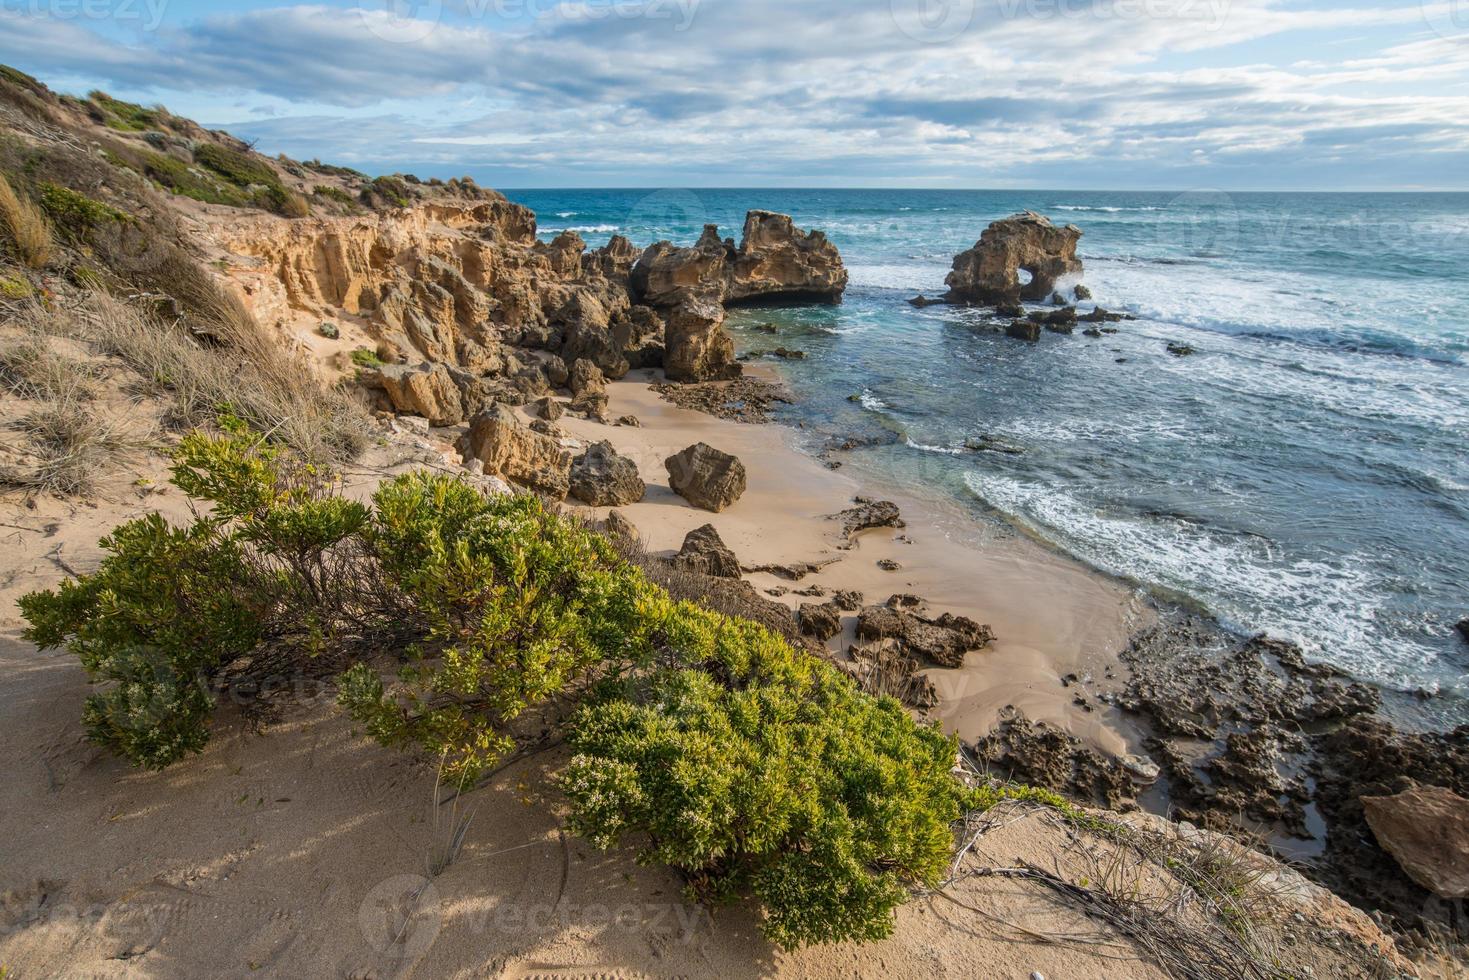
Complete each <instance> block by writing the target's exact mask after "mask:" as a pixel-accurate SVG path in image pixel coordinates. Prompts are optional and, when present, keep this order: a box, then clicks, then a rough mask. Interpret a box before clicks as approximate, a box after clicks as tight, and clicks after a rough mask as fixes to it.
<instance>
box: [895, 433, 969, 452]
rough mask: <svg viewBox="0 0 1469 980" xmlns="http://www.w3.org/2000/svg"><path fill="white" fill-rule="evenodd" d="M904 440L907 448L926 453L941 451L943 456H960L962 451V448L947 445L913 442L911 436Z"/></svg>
mask: <svg viewBox="0 0 1469 980" xmlns="http://www.w3.org/2000/svg"><path fill="white" fill-rule="evenodd" d="M904 441H905V442H906V443H907V445H908V448H909V449H921V450H923V451H924V452H926V453H943V454H944V455H945V456H960V455H963V453H964V450H962V449H952V448H950V447H949V446H930V445H927V444H926V443H922V442H914V441H913V437H912V436H909V437H907V439H905V440H904Z"/></svg>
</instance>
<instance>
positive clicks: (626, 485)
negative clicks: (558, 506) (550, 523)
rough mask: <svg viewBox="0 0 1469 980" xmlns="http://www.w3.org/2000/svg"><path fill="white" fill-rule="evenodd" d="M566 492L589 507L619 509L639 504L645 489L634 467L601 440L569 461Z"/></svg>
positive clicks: (609, 444)
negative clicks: (569, 467)
mask: <svg viewBox="0 0 1469 980" xmlns="http://www.w3.org/2000/svg"><path fill="white" fill-rule="evenodd" d="M568 490H569V492H570V494H571V496H573V497H575V498H576V499H577V500H580V501H581V502H582V503H584V504H587V505H589V506H592V507H622V506H625V505H627V504H635V503H637V502H638V501H639V500H642V499H643V494H644V493H646V492H647V487H646V486H645V485H644V483H643V480H642V477H640V476H639V475H638V466H637V464H636V463H634V462H633V461H632V460H630V459H628V458H627V457H626V456H620V455H618V453H617V450H616V449H614V448H612V443H610V442H607V441H606V440H605V439H604V440H603V441H601V442H597V443H593V444H592V445H591V446H588V447H587V451H586V452H584V453H582V454H581V455H580V456H578V457H576V458H575V459H573V460H572V461H571V472H570V475H569V486H568Z"/></svg>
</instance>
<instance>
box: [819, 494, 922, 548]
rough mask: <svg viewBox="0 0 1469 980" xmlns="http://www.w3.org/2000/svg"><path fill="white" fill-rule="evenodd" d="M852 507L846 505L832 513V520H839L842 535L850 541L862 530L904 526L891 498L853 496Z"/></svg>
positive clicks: (896, 506)
mask: <svg viewBox="0 0 1469 980" xmlns="http://www.w3.org/2000/svg"><path fill="white" fill-rule="evenodd" d="M852 502H853V503H854V504H855V506H853V507H848V508H847V509H846V510H844V511H842V512H841V513H839V514H833V515H832V520H836V521H841V524H842V535H843V536H844V537H845V538H846V539H847V540H848V541H851V540H852V539H853V538H855V537H856V536H857V535H858V534H860V533H862V532H863V531H867V530H871V529H872V528H877V527H893V528H898V527H906V526H907V525H906V524H904V523H903V518H902V517H901V516H900V515H899V512H898V505H897V504H895V503H893V502H892V501H891V500H872V499H870V498H868V497H853V498H852Z"/></svg>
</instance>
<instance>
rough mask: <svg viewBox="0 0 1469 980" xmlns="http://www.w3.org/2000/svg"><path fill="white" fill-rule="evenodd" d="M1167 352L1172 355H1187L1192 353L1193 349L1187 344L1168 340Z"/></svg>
mask: <svg viewBox="0 0 1469 980" xmlns="http://www.w3.org/2000/svg"><path fill="white" fill-rule="evenodd" d="M1168 353H1170V354H1172V355H1173V356H1174V357H1188V356H1189V355H1190V354H1192V353H1194V349H1193V347H1191V346H1190V345H1188V344H1180V343H1177V342H1175V341H1172V340H1170V341H1169V342H1168Z"/></svg>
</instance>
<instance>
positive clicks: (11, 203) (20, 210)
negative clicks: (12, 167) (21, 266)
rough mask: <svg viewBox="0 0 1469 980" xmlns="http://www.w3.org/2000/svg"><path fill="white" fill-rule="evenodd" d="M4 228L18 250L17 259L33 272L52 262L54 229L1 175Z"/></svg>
mask: <svg viewBox="0 0 1469 980" xmlns="http://www.w3.org/2000/svg"><path fill="white" fill-rule="evenodd" d="M0 228H3V229H4V230H5V233H6V237H8V238H9V239H10V241H11V243H12V244H13V245H14V247H15V252H16V256H17V257H18V258H19V259H20V260H21V261H22V262H24V263H25V264H26V265H28V266H30V267H31V268H32V269H40V268H43V267H44V266H45V265H46V263H47V262H49V261H50V260H51V226H50V225H49V224H47V223H46V217H45V215H43V214H41V210H40V208H38V207H36V206H35V205H34V204H32V203H31V202H30V201H27V200H26V199H25V198H23V197H21V196H20V195H19V194H17V193H16V192H15V188H13V187H11V186H10V181H8V180H6V179H5V175H4V174H0Z"/></svg>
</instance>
